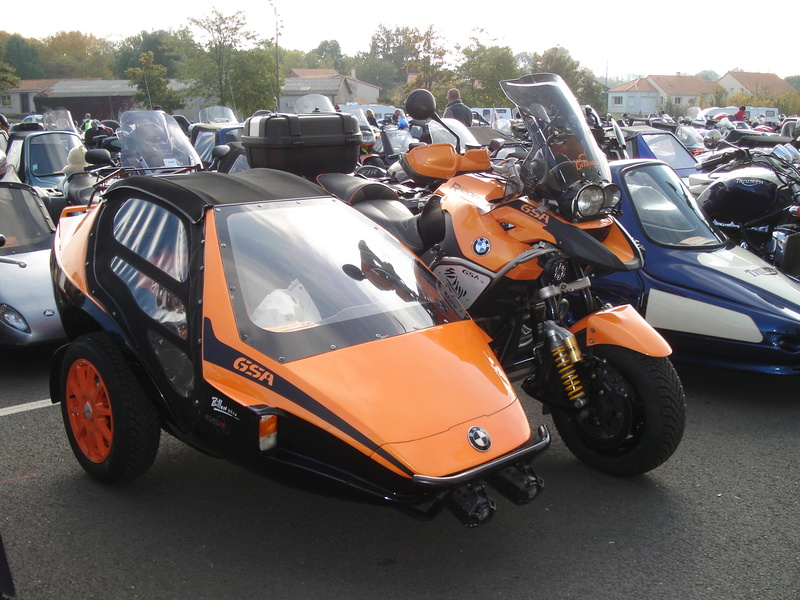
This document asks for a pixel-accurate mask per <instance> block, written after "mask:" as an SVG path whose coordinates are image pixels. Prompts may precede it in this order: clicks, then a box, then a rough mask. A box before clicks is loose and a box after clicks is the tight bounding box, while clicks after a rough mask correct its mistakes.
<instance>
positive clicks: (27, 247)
mask: <svg viewBox="0 0 800 600" xmlns="http://www.w3.org/2000/svg"><path fill="white" fill-rule="evenodd" d="M52 231H53V230H52V228H51V226H50V224H49V223H48V222H47V219H46V218H45V216H44V214H43V213H42V209H41V208H40V207H39V205H38V203H37V202H36V197H35V196H34V195H33V193H32V192H31V191H30V190H29V189H27V188H25V187H20V186H8V185H0V234H2V235H3V236H4V237H5V240H6V241H5V245H3V246H0V256H9V255H12V254H21V253H23V252H34V251H36V250H47V249H49V248H50V245H51V244H52V242H53V240H52V236H51V235H50V234H51V233H52Z"/></svg>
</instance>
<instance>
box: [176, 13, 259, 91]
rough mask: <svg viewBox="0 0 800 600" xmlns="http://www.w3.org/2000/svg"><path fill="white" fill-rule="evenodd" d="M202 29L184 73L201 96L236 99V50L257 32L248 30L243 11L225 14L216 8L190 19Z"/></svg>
mask: <svg viewBox="0 0 800 600" xmlns="http://www.w3.org/2000/svg"><path fill="white" fill-rule="evenodd" d="M189 22H190V23H191V24H192V25H194V26H195V27H196V28H198V29H199V30H200V33H201V36H202V38H203V39H202V40H201V42H200V43H198V44H195V47H194V48H193V49H192V50H191V51H190V55H189V56H188V60H187V61H186V69H185V70H184V73H183V76H184V77H185V78H188V79H190V80H192V89H193V91H194V92H195V93H196V94H197V95H198V96H200V97H202V98H206V99H209V100H213V101H216V102H218V103H219V104H222V105H229V104H232V103H233V86H232V67H233V62H234V56H235V54H236V53H237V52H238V51H239V50H240V49H243V47H244V45H245V43H249V42H253V41H254V40H255V35H254V34H253V33H252V32H250V31H247V30H245V25H246V19H245V15H244V13H243V12H241V11H239V12H237V13H235V14H233V15H224V14H222V13H220V12H219V11H217V10H216V9H212V10H211V16H210V17H207V18H204V19H189Z"/></svg>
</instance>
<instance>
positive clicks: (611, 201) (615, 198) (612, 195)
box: [603, 183, 622, 208]
mask: <svg viewBox="0 0 800 600" xmlns="http://www.w3.org/2000/svg"><path fill="white" fill-rule="evenodd" d="M603 191H604V193H605V200H603V208H614V207H615V206H617V204H619V201H620V200H622V191H621V190H620V189H619V188H618V187H617V186H616V185H614V184H613V183H612V184H609V185H607V186H606V187H605V189H604V190H603Z"/></svg>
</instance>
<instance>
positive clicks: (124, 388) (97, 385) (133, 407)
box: [60, 333, 161, 483]
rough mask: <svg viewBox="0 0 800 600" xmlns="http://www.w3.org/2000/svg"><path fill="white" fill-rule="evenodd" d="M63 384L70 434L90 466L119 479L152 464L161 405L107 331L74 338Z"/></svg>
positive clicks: (104, 477)
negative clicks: (148, 394)
mask: <svg viewBox="0 0 800 600" xmlns="http://www.w3.org/2000/svg"><path fill="white" fill-rule="evenodd" d="M60 389H61V391H62V392H63V394H64V396H63V397H62V398H61V414H62V417H63V420H64V427H65V429H66V432H67V438H68V439H69V443H70V446H71V447H72V452H73V454H75V458H77V460H78V462H79V463H80V465H81V467H83V469H84V471H86V472H87V473H88V474H89V475H91V476H92V477H94V478H95V479H97V480H99V481H102V482H104V483H113V482H116V481H125V480H131V479H135V478H136V477H139V476H140V475H142V474H143V473H144V472H146V471H147V470H148V469H149V468H150V466H151V465H152V464H153V461H154V460H155V457H156V453H157V452H158V446H159V441H160V435H161V425H160V419H159V415H158V411H157V409H156V407H155V406H154V405H153V403H152V402H150V401H149V400H148V399H147V397H146V396H145V393H144V392H143V391H142V388H141V386H140V385H139V382H138V381H137V380H136V377H135V376H134V375H133V372H132V371H131V369H130V367H129V366H128V364H127V363H126V362H125V359H124V357H123V356H122V353H121V352H120V350H119V349H118V348H117V346H116V345H115V344H114V343H113V342H112V341H111V339H110V338H109V337H108V336H107V335H106V334H104V333H92V334H89V335H84V336H82V337H80V338H78V339H77V340H75V341H74V342H72V343H71V344H70V346H69V348H68V349H67V352H66V354H65V356H64V362H63V364H62V368H61V387H60Z"/></svg>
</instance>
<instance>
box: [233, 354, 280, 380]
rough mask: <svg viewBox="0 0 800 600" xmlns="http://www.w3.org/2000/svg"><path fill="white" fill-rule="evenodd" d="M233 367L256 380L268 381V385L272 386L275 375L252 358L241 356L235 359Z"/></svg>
mask: <svg viewBox="0 0 800 600" xmlns="http://www.w3.org/2000/svg"><path fill="white" fill-rule="evenodd" d="M233 368H234V369H236V370H237V371H239V372H240V373H241V374H242V375H247V376H248V377H252V378H253V379H255V380H256V381H266V382H267V385H268V386H270V387H272V383H273V380H274V378H275V376H274V375H273V374H272V373H271V372H270V371H268V370H267V369H266V368H265V367H262V366H261V365H259V364H258V363H254V362H253V361H252V360H249V359H247V358H245V357H244V356H240V357H239V358H237V359H236V360H235V361H233Z"/></svg>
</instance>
